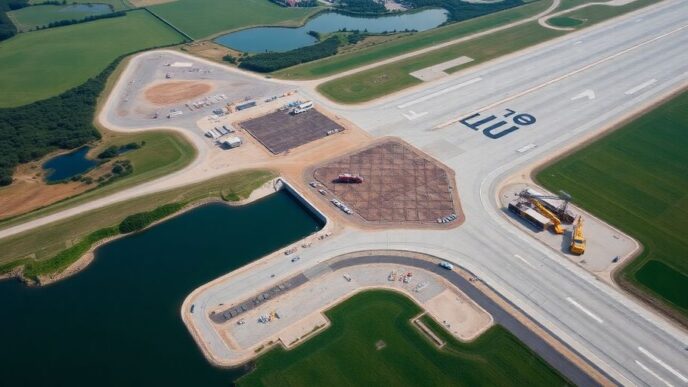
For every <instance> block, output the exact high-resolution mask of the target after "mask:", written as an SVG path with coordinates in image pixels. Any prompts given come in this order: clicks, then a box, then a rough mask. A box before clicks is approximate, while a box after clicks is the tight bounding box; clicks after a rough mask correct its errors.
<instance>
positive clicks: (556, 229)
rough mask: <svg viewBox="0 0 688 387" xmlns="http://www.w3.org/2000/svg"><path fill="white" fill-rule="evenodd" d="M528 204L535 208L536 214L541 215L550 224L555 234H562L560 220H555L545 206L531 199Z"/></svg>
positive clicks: (555, 217) (562, 229)
mask: <svg viewBox="0 0 688 387" xmlns="http://www.w3.org/2000/svg"><path fill="white" fill-rule="evenodd" d="M530 202H531V203H533V206H535V210H536V211H537V212H539V213H541V214H542V215H544V216H545V217H546V218H547V219H549V220H550V221H551V222H552V231H554V233H555V234H563V233H564V227H563V226H562V225H561V220H559V218H557V216H556V215H554V214H553V213H552V211H550V210H548V209H546V208H545V206H543V205H542V203H540V201H539V200H537V199H531V200H530Z"/></svg>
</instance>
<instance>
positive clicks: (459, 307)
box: [423, 287, 492, 341]
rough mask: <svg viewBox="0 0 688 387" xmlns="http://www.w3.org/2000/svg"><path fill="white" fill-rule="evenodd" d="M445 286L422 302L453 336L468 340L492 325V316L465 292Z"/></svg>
mask: <svg viewBox="0 0 688 387" xmlns="http://www.w3.org/2000/svg"><path fill="white" fill-rule="evenodd" d="M450 289H451V288H450V287H447V289H446V290H445V291H443V292H442V293H440V294H438V295H436V296H435V297H433V298H431V299H430V300H428V301H427V302H425V303H424V304H423V307H424V308H425V310H427V311H428V313H430V315H431V316H433V317H434V318H435V320H437V321H438V322H440V323H441V324H442V325H444V327H445V328H446V329H447V330H448V331H449V332H451V333H452V334H453V335H454V336H456V337H458V338H459V339H461V340H463V341H470V340H473V339H475V338H476V337H478V336H480V335H481V334H482V333H483V332H485V330H487V328H489V327H490V326H492V317H491V316H490V315H489V314H488V313H487V312H485V311H484V310H483V309H481V308H480V307H479V306H478V305H476V304H475V303H474V302H473V301H471V299H470V298H468V297H467V296H466V295H465V294H463V293H461V292H459V291H455V290H454V289H451V290H450Z"/></svg>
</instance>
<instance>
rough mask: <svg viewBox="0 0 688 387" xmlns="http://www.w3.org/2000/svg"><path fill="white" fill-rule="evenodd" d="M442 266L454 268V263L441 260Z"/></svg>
mask: <svg viewBox="0 0 688 387" xmlns="http://www.w3.org/2000/svg"><path fill="white" fill-rule="evenodd" d="M440 267H441V268H443V269H447V270H454V265H452V264H451V263H449V262H447V261H442V262H440Z"/></svg>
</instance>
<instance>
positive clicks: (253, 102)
mask: <svg viewBox="0 0 688 387" xmlns="http://www.w3.org/2000/svg"><path fill="white" fill-rule="evenodd" d="M254 106H256V100H254V99H251V100H248V101H244V102H240V103H238V104H237V105H236V107H235V108H236V110H237V111H241V110H246V109H248V108H252V107H254Z"/></svg>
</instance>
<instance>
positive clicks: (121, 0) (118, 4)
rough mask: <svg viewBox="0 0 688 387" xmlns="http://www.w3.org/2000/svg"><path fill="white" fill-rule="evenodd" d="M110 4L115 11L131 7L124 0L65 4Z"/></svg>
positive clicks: (84, 0) (37, 0)
mask: <svg viewBox="0 0 688 387" xmlns="http://www.w3.org/2000/svg"><path fill="white" fill-rule="evenodd" d="M45 1H46V0H29V4H40V3H44V2H45ZM74 3H77V4H93V3H97V4H110V5H111V6H112V7H113V8H114V9H115V11H121V10H125V9H130V8H131V5H130V4H129V3H128V2H127V1H126V0H68V1H67V4H74Z"/></svg>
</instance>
